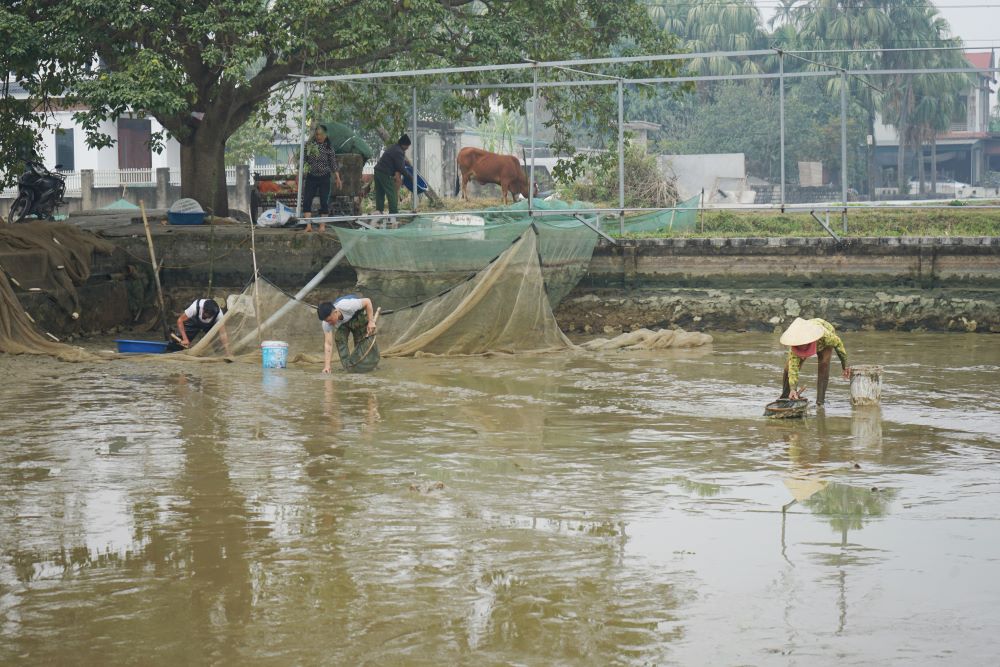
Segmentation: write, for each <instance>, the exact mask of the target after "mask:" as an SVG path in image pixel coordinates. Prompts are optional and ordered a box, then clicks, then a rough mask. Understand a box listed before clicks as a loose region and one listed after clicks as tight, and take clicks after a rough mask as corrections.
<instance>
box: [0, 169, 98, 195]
mask: <svg viewBox="0 0 1000 667" xmlns="http://www.w3.org/2000/svg"><path fill="white" fill-rule="evenodd" d="M59 173H60V174H62V175H63V176H65V177H66V196H67V197H79V196H80V192H81V187H80V172H78V171H61V172H59ZM16 196H17V186H16V185H13V186H11V187H9V188H4V189H2V190H0V199H13V198H14V197H16Z"/></svg>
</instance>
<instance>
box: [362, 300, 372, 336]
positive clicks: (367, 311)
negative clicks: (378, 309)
mask: <svg viewBox="0 0 1000 667" xmlns="http://www.w3.org/2000/svg"><path fill="white" fill-rule="evenodd" d="M361 303H363V304H365V315H367V316H368V329H367V332H366V333H367V335H369V336H371V335H372V334H373V333H375V308H374V307H373V306H372V300H371V299H361Z"/></svg>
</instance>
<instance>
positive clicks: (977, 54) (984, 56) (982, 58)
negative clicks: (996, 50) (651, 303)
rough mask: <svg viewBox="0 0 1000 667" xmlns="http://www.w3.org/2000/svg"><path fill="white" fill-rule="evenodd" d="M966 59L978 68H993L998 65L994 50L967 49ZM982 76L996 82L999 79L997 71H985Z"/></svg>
mask: <svg viewBox="0 0 1000 667" xmlns="http://www.w3.org/2000/svg"><path fill="white" fill-rule="evenodd" d="M965 59H966V60H967V61H969V64H970V65H972V66H973V67H974V68H976V69H982V70H992V69H993V68H994V67H996V65H995V63H994V59H993V52H992V51H966V52H965ZM982 76H983V78H985V79H987V80H989V81H992V82H994V83H995V82H996V80H997V75H996V72H990V71H984V72H983V73H982Z"/></svg>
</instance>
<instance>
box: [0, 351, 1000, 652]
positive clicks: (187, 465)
mask: <svg viewBox="0 0 1000 667" xmlns="http://www.w3.org/2000/svg"><path fill="white" fill-rule="evenodd" d="M846 341H847V344H848V347H849V350H850V351H851V352H852V354H853V356H854V360H855V361H856V362H857V363H873V362H878V363H883V364H885V365H886V367H887V373H886V387H885V391H884V400H883V406H882V407H881V409H880V410H879V409H875V410H864V411H860V410H856V411H852V409H851V407H850V406H849V404H848V402H847V397H848V390H847V385H846V383H843V382H841V381H839V380H832V381H831V382H832V383H833V386H832V387H831V391H830V396H829V405H828V406H827V407H826V409H825V412H824V413H821V414H818V415H815V416H812V417H810V418H809V419H808V420H806V421H805V422H804V423H799V424H792V423H775V422H768V421H765V420H763V419H762V418H760V417H759V414H760V412H761V409H762V407H763V405H764V404H765V403H766V402H767V401H768V400H769V399H771V398H772V397H773V396H774V395H775V394H776V387H777V384H778V381H779V378H778V377H777V369H778V368H779V366H780V364H781V361H782V356H781V351H780V350H779V349H777V348H776V347H775V345H774V343H773V340H772V338H771V337H769V336H731V337H723V338H721V339H719V340H718V341H717V342H716V344H715V345H714V348H713V349H712V350H710V351H708V350H705V351H695V352H690V353H685V354H642V355H620V354H612V355H606V356H572V355H567V356H550V357H545V358H541V359H537V358H532V359H489V360H487V359H474V360H469V359H462V360H408V361H390V362H387V363H385V364H384V367H383V369H381V370H380V372H379V373H378V374H376V375H372V376H366V377H345V376H337V377H335V378H332V379H326V378H324V377H322V376H321V375H320V374H318V373H315V372H312V371H305V370H299V369H292V370H288V371H285V372H271V373H270V374H268V375H264V374H263V373H262V371H260V370H259V369H257V368H254V367H249V366H243V365H239V364H231V365H218V366H217V365H198V366H178V365H175V364H166V365H154V364H148V363H138V362H130V361H117V362H113V363H108V364H103V365H65V364H59V363H53V362H48V361H44V360H38V359H25V358H4V357H0V376H2V377H3V378H4V381H3V382H2V383H0V411H2V412H0V414H2V417H3V419H2V422H0V458H2V467H0V663H4V664H41V663H44V664H49V663H51V664H164V665H179V664H210V663H215V664H275V665H279V664H280V665H289V664H331V665H334V664H336V665H340V664H343V665H366V664H370V665H386V664H415V665H421V664H428V665H451V664H467V665H483V664H525V665H551V664H593V665H608V664H678V665H691V664H802V665H813V664H829V663H830V662H831V661H833V660H837V661H838V662H839V664H866V665H867V664H873V663H874V664H901V665H904V664H905V665H911V664H935V663H936V664H993V663H994V662H995V659H996V655H997V652H998V650H1000V612H998V611H997V609H998V602H1000V502H998V501H1000V388H998V386H997V378H998V371H1000V345H998V344H997V340H996V339H995V338H994V337H990V336H960V335H892V334H878V335H875V334H855V335H850V336H847V338H846ZM814 374H815V366H811V367H808V368H807V370H806V371H805V375H804V377H805V382H806V383H807V384H808V383H809V382H810V381H812V379H813V378H814V377H815V375H814ZM796 497H798V498H799V500H798V501H797V502H795V503H794V504H792V505H791V506H789V507H788V508H787V512H786V513H784V514H783V513H782V506H783V505H786V504H787V503H790V502H791V501H792V500H793V499H794V498H796Z"/></svg>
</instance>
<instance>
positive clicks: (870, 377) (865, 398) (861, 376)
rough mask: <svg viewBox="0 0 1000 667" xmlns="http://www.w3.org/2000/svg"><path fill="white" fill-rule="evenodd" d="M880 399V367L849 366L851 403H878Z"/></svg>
mask: <svg viewBox="0 0 1000 667" xmlns="http://www.w3.org/2000/svg"><path fill="white" fill-rule="evenodd" d="M881 400H882V367H881V366H852V367H851V405H878V404H879V402H880V401H881Z"/></svg>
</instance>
